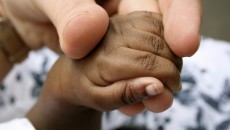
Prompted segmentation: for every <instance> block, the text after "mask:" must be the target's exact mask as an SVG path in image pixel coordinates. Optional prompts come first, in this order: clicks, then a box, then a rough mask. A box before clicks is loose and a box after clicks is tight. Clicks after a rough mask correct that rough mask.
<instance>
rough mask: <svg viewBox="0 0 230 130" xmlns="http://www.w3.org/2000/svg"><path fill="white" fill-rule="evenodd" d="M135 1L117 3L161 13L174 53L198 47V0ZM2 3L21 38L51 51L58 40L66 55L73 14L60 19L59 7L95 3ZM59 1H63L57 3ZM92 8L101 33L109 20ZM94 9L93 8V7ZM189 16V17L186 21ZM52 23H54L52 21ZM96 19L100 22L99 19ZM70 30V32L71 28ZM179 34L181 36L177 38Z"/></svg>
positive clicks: (7, 0) (183, 53) (125, 7)
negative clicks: (66, 42) (67, 33)
mask: <svg viewBox="0 0 230 130" xmlns="http://www.w3.org/2000/svg"><path fill="white" fill-rule="evenodd" d="M138 1H139V0H122V2H121V3H120V4H119V10H118V12H119V13H123V14H127V13H129V12H132V11H136V10H146V9H147V8H148V10H149V11H153V12H154V11H155V12H158V11H159V12H158V13H161V14H162V15H163V23H164V27H165V30H166V31H165V38H166V41H167V42H168V44H169V46H170V47H171V48H172V50H173V51H174V53H176V54H177V55H179V56H189V55H191V54H193V53H194V52H195V51H196V48H197V47H198V43H199V33H198V32H199V25H200V21H201V20H200V19H201V18H200V17H201V15H200V14H201V11H200V10H201V9H200V1H199V0H194V1H190V2H185V1H183V0H180V1H179V2H177V0H160V2H159V3H157V2H155V1H154V0H148V2H147V0H145V1H146V2H143V1H139V2H138ZM1 2H2V3H4V8H5V11H4V12H5V15H6V16H7V17H9V18H10V19H11V21H13V23H14V25H15V27H16V29H17V30H18V32H19V33H20V35H21V36H22V38H23V39H24V41H25V42H26V43H27V44H28V45H29V46H30V47H31V48H33V49H35V48H38V47H41V46H42V45H44V43H49V44H48V45H47V46H49V47H50V48H52V49H53V50H56V51H60V47H59V46H58V45H59V41H58V39H60V41H61V45H62V48H67V49H65V51H64V52H65V53H66V54H69V55H70V56H71V54H72V51H71V49H72V48H73V47H72V44H71V43H70V44H65V43H63V42H62V40H63V33H62V32H63V31H64V28H65V27H66V26H65V25H66V23H68V20H69V19H70V18H72V17H70V16H72V14H71V13H70V16H66V17H64V18H63V17H60V16H61V15H62V14H65V13H58V10H59V9H60V8H61V7H60V6H61V5H63V6H65V5H66V4H67V5H70V6H67V8H64V9H63V10H65V9H66V11H68V7H70V9H73V8H77V7H78V3H81V4H79V6H80V5H84V6H83V7H82V8H80V9H79V10H80V13H82V11H83V12H84V10H87V9H88V7H87V6H88V5H91V4H95V2H94V1H93V0H91V1H90V0H82V1H81V0H76V1H74V0H72V1H68V2H69V4H68V2H67V3H65V2H66V1H63V0H60V1H59V2H57V1H55V4H53V3H52V2H54V1H52V0H50V1H48V2H49V3H47V1H46V0H35V1H33V2H31V0H21V1H15V0H2V1H1ZM17 2H19V3H17ZM62 2H63V3H64V4H60V3H62ZM72 2H73V3H77V4H72ZM109 2H112V0H111V1H109ZM149 2H153V4H147V3H149ZM21 3H24V4H21ZM115 3H116V2H115ZM140 3H141V4H144V3H146V4H144V5H143V6H142V7H140V6H138V5H140ZM18 5H20V6H18ZM49 5H55V6H49ZM71 5H74V6H71ZM103 5H109V4H103ZM130 5H131V6H130ZM25 6H26V7H30V8H29V9H31V11H28V8H25ZM110 6H111V5H110ZM115 6H116V5H115ZM89 7H90V9H91V7H92V6H89ZM93 7H95V8H96V9H95V10H99V11H98V12H99V14H95V15H100V16H101V17H103V18H104V19H103V18H102V20H103V21H101V22H104V23H105V24H103V26H101V27H100V26H96V27H98V28H100V29H94V30H102V32H100V33H98V34H100V35H101V34H104V33H103V31H105V28H107V24H106V23H108V21H107V20H106V19H107V18H106V17H107V16H106V15H105V14H104V11H103V9H101V7H98V6H95V5H93ZM131 7H132V8H131ZM10 9H11V10H10ZM50 10H52V11H50ZM79 10H78V9H76V10H74V9H73V10H71V11H73V12H74V14H75V13H76V12H77V13H78V12H79ZM93 10H94V8H93ZM123 10H124V11H123ZM181 10H183V11H181ZM14 11H15V12H14ZM107 11H108V10H107ZM25 12H26V13H25ZM52 12H53V13H52ZM92 12H95V11H92ZM112 12H115V11H112ZM54 13H56V14H54ZM59 14H60V15H59ZM93 14H94V13H93ZM181 15H182V16H187V17H184V19H183V21H182V23H181V22H177V20H178V19H176V18H174V16H178V17H179V16H181ZM191 15H192V17H191ZM34 16H36V17H34ZM68 17H69V18H68ZM188 17H189V20H186V19H187V18H188ZM58 18H59V19H60V18H61V19H64V20H60V23H59V20H58ZM49 19H51V21H49ZM186 21H187V22H186ZM188 21H193V22H192V23H190V22H188ZM51 22H52V23H53V24H51ZM72 22H73V23H76V24H77V23H78V21H77V20H73V21H72ZM98 22H100V21H98ZM70 25H71V24H70ZM73 25H74V24H73ZM90 25H91V24H90ZM104 25H105V26H104ZM181 26H182V27H181ZM188 26H189V27H191V30H190V31H187V27H188ZM55 27H56V28H57V30H58V34H57V32H56V29H55ZM170 27H176V31H177V30H178V28H179V32H175V28H170ZM69 28H72V27H69ZM192 29H193V30H192ZM194 30H195V31H194ZM73 31H74V30H73ZM28 32H30V35H28ZM70 32H72V31H70ZM184 32H188V33H186V35H182V34H184ZM86 33H87V32H86ZM66 36H68V35H66ZM95 36H96V37H95V39H96V40H95V41H97V39H100V38H98V37H102V36H98V35H95ZM178 37H180V39H179V38H178ZM92 38H93V37H92ZM175 38H176V39H175ZM66 39H68V38H66ZM177 40H178V41H177ZM67 41H68V40H67ZM70 41H74V40H73V39H70ZM187 43H188V44H187ZM96 44H97V42H95V43H93V44H92V46H93V47H94V46H95V45H96ZM175 44H179V46H177V45H176V46H175ZM65 45H66V46H68V45H69V47H64V46H65ZM86 45H90V47H89V49H82V50H88V51H90V48H91V49H92V48H93V47H92V46H91V44H86ZM79 46H80V45H79ZM68 48H69V52H68ZM83 48H84V47H83ZM86 48H88V47H87V46H86ZM87 53H88V52H82V53H81V54H76V55H77V56H76V57H75V58H81V57H82V56H84V55H85V54H87ZM167 97H171V96H170V95H168V96H167ZM168 100H171V99H170V98H169V99H168Z"/></svg>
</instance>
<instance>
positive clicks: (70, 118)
mask: <svg viewBox="0 0 230 130" xmlns="http://www.w3.org/2000/svg"><path fill="white" fill-rule="evenodd" d="M181 67H182V59H181V58H179V57H177V56H176V55H174V54H173V53H172V51H171V50H170V49H169V47H168V45H167V43H166V42H165V40H164V36H163V25H162V22H161V16H159V15H157V14H154V13H149V12H135V13H131V14H129V15H125V16H115V17H113V18H111V20H110V26H109V28H108V31H107V33H106V35H105V36H104V38H103V39H102V40H101V42H100V44H99V45H98V46H97V47H96V48H95V49H94V51H92V52H91V53H90V54H89V55H88V56H86V57H85V58H83V59H81V60H73V59H70V58H68V57H66V56H64V55H63V56H61V57H60V58H59V60H58V61H57V62H56V63H55V65H54V66H53V67H52V69H51V71H50V72H49V74H48V76H47V79H46V82H45V84H44V87H43V90H42V92H41V96H40V98H39V100H38V102H37V104H36V105H35V106H34V108H33V109H32V110H31V111H30V112H29V113H28V115H27V117H28V118H29V120H30V121H31V122H32V124H33V125H34V126H35V127H36V129H37V130H66V129H68V130H99V129H100V119H101V112H99V111H110V110H114V109H117V108H120V107H123V106H126V105H130V104H134V103H138V102H142V101H143V100H145V99H146V97H151V96H150V95H148V94H147V93H146V92H145V86H143V87H142V88H138V89H137V88H135V87H133V86H132V85H129V82H130V80H131V79H134V78H138V77H144V76H148V77H156V78H158V79H159V80H160V81H161V82H162V83H164V86H166V87H168V88H169V89H170V90H171V91H173V92H177V91H179V90H180V89H181V85H180V84H181V82H180V70H181ZM91 108H92V109H91Z"/></svg>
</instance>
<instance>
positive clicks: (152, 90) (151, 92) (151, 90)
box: [146, 84, 162, 96]
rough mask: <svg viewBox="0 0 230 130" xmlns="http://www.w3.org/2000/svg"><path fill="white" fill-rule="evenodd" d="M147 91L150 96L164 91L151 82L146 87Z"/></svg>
mask: <svg viewBox="0 0 230 130" xmlns="http://www.w3.org/2000/svg"><path fill="white" fill-rule="evenodd" d="M146 92H147V94H148V95H149V96H155V95H158V94H160V93H162V89H161V88H160V86H157V85H156V84H150V85H148V86H147V87H146Z"/></svg>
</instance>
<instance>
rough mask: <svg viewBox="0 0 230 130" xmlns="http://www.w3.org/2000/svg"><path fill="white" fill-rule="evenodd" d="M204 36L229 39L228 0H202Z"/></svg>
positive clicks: (229, 9)
mask: <svg viewBox="0 0 230 130" xmlns="http://www.w3.org/2000/svg"><path fill="white" fill-rule="evenodd" d="M202 4H203V5H202V6H203V23H202V27H201V34H202V35H204V36H208V37H212V38H216V39H221V40H226V41H230V0H202Z"/></svg>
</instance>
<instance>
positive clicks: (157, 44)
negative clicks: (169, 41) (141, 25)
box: [150, 37, 165, 55]
mask: <svg viewBox="0 0 230 130" xmlns="http://www.w3.org/2000/svg"><path fill="white" fill-rule="evenodd" d="M150 40H151V48H153V50H154V52H155V54H156V55H159V54H160V53H161V52H162V51H163V50H164V48H165V43H164V42H163V40H162V39H161V38H156V37H152V38H150Z"/></svg>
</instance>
